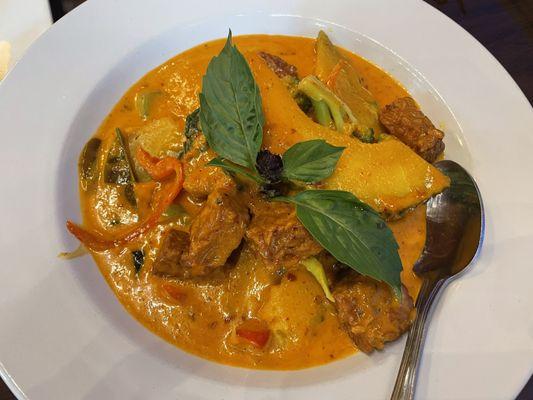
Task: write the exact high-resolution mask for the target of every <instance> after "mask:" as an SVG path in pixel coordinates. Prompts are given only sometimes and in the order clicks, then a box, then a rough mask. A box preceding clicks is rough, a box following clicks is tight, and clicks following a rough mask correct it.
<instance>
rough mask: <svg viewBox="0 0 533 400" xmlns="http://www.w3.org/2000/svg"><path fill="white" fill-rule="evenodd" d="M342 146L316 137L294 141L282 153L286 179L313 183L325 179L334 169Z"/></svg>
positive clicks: (342, 148)
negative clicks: (314, 138) (304, 140)
mask: <svg viewBox="0 0 533 400" xmlns="http://www.w3.org/2000/svg"><path fill="white" fill-rule="evenodd" d="M343 150H344V147H336V146H332V145H330V144H328V143H327V142H326V141H324V140H321V139H317V140H309V141H307V142H300V143H296V144H295V145H294V146H292V147H291V148H289V149H288V150H287V151H286V152H285V154H283V168H284V172H283V173H284V176H285V178H287V179H292V180H297V181H302V182H307V183H314V182H318V181H321V180H322V179H326V178H327V177H328V176H330V175H331V174H332V173H333V171H334V170H335V166H336V165H337V162H338V161H339V158H340V156H341V154H342V151H343Z"/></svg>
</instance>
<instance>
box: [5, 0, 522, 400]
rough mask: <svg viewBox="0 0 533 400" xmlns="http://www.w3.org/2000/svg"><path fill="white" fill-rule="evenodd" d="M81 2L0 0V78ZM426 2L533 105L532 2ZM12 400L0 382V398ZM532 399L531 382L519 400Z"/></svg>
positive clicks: (509, 0) (71, 0)
mask: <svg viewBox="0 0 533 400" xmlns="http://www.w3.org/2000/svg"><path fill="white" fill-rule="evenodd" d="M84 1H85V0H0V80H1V79H2V77H3V76H4V74H5V73H6V72H7V71H8V70H9V69H10V68H12V67H13V65H14V64H15V63H16V61H17V60H18V59H20V57H21V56H22V55H23V54H24V51H25V50H26V49H27V48H28V46H30V45H31V43H32V42H33V41H34V40H35V39H36V38H37V37H39V35H40V34H41V33H43V32H44V31H45V30H46V29H47V28H48V27H49V26H50V25H51V24H53V23H54V22H55V21H57V20H59V19H60V18H61V17H63V16H64V15H65V14H67V13H69V12H70V11H72V10H73V9H74V8H76V7H78V6H80V5H81V4H82V3H83V2H84ZM391 1H398V0H391ZM424 1H425V2H426V3H428V4H429V5H431V6H433V7H435V8H437V9H439V10H440V11H441V12H443V13H444V14H446V15H448V17H450V18H451V19H453V20H454V21H455V22H457V23H458V24H459V25H461V26H462V27H463V28H464V29H466V30H467V31H468V32H470V34H472V35H473V36H474V37H475V38H476V39H477V40H479V41H480V42H481V43H482V44H483V45H484V46H485V47H486V48H487V49H488V50H489V51H490V52H491V53H492V54H493V55H494V56H495V57H496V59H498V61H499V62H500V63H501V64H502V65H503V66H504V67H505V68H506V69H507V71H508V72H509V74H510V75H511V76H512V77H513V78H514V80H515V81H516V82H517V84H518V86H519V87H520V88H521V89H522V91H523V92H524V94H525V95H526V97H527V98H528V99H529V102H530V103H533V0H424ZM354 4H355V0H354ZM436 45H438V44H436ZM465 68H467V66H465ZM13 399H15V397H14V396H13V395H12V394H11V392H10V391H9V389H8V388H7V387H6V386H5V385H4V384H3V382H2V381H1V380H0V400H13ZM532 399H533V379H530V381H529V383H528V385H527V386H526V387H525V388H524V390H523V391H522V392H521V393H520V395H519V396H518V398H517V400H532Z"/></svg>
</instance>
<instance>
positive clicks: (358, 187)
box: [252, 64, 449, 218]
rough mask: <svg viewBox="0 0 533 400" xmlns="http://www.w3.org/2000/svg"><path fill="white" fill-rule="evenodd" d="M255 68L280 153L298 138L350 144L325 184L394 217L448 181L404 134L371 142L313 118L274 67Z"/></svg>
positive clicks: (271, 141) (273, 145)
mask: <svg viewBox="0 0 533 400" xmlns="http://www.w3.org/2000/svg"><path fill="white" fill-rule="evenodd" d="M252 68H253V72H254V74H255V75H256V76H257V78H258V79H257V81H258V82H259V88H260V90H261V96H262V102H263V105H264V110H265V118H266V120H267V121H275V122H276V123H275V124H271V125H269V126H268V135H266V136H265V143H264V146H265V147H267V148H268V149H269V150H271V151H272V152H274V153H283V152H284V151H285V150H286V149H287V148H288V147H290V146H291V145H292V144H293V143H297V142H302V141H307V140H312V139H323V140H325V141H326V142H327V143H329V144H331V145H333V146H337V147H346V149H345V150H344V151H343V153H342V156H341V157H340V159H339V162H338V164H337V167H336V168H335V171H334V172H333V174H332V175H331V176H330V177H329V178H327V179H326V180H324V182H323V187H324V188H326V189H331V190H346V191H349V192H352V193H353V194H354V195H355V196H356V197H357V198H359V199H360V200H361V201H363V202H364V203H366V204H368V205H370V206H371V207H372V208H374V209H375V210H376V211H378V212H379V213H381V214H382V215H384V216H386V217H387V218H389V217H394V216H396V215H398V214H399V213H401V212H402V211H404V210H406V209H409V208H411V207H414V206H416V205H417V204H419V203H421V202H424V201H425V200H427V199H428V198H429V197H430V196H432V195H434V194H436V193H440V192H441V191H442V190H443V189H444V188H446V187H447V186H448V184H449V179H448V178H447V177H446V176H445V175H443V174H442V173H441V172H440V171H439V170H438V169H436V168H435V167H433V166H432V165H430V164H429V163H427V162H426V161H424V160H423V159H422V158H420V157H419V156H418V155H417V154H416V153H414V152H413V151H412V150H411V149H410V148H409V147H407V146H406V145H405V144H403V143H402V142H400V141H399V140H396V139H394V138H392V137H386V138H384V139H383V140H380V141H379V142H377V143H372V144H366V143H363V142H361V141H359V140H354V139H353V137H351V136H350V135H340V134H338V133H337V132H335V131H332V130H331V129H328V128H325V127H323V126H322V125H319V124H317V123H315V122H313V121H312V120H311V119H310V118H308V117H307V116H306V115H304V114H302V113H301V112H300V110H299V109H298V106H297V105H296V104H295V103H294V100H293V99H292V97H291V96H290V95H289V94H288V93H287V90H286V89H285V87H284V85H283V83H282V82H280V80H279V79H277V78H275V77H274V79H273V78H272V73H271V71H269V70H266V69H265V68H263V71H262V70H261V69H260V68H254V65H253V64H252ZM288 132H291V134H290V135H288V134H287V133H288ZM376 134H378V133H377V132H376ZM289 136H290V141H289V140H288V137H289Z"/></svg>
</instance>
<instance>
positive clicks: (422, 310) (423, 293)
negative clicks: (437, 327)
mask: <svg viewBox="0 0 533 400" xmlns="http://www.w3.org/2000/svg"><path fill="white" fill-rule="evenodd" d="M445 282H446V280H445V279H439V280H430V279H425V280H424V281H423V283H422V288H421V289H420V293H419V295H418V299H417V301H416V309H417V315H416V318H415V320H414V322H413V325H412V326H411V329H410V330H409V334H408V336H407V343H406V344H405V349H404V351H403V357H402V362H401V364H400V370H399V371H398V376H397V377H396V383H395V385H394V390H393V392H392V395H391V400H412V399H413V396H414V393H415V383H416V377H417V371H418V364H419V362H420V354H421V353H422V344H423V342H424V337H425V333H426V321H427V319H428V315H429V311H430V309H431V304H432V303H433V300H435V298H436V297H437V294H438V292H439V291H440V289H442V287H443V286H444V283H445Z"/></svg>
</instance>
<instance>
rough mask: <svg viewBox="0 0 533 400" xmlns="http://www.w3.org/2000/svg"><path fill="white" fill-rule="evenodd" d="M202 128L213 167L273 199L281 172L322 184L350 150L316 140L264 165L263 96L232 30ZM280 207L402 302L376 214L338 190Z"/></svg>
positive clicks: (206, 85)
mask: <svg viewBox="0 0 533 400" xmlns="http://www.w3.org/2000/svg"><path fill="white" fill-rule="evenodd" d="M200 123H201V127H202V131H203V133H204V135H205V137H206V139H207V142H208V144H209V146H210V147H211V148H212V149H213V150H214V151H215V152H216V153H217V154H218V155H219V157H217V158H215V159H214V160H211V161H210V162H209V165H212V166H216V167H220V168H223V169H225V170H226V171H229V172H230V173H233V174H235V173H236V174H240V175H242V176H245V177H247V178H248V179H251V180H253V181H255V182H257V183H258V184H259V185H261V187H262V188H263V189H264V188H267V189H268V190H263V192H264V193H271V194H272V196H276V195H277V193H279V192H278V191H277V190H275V188H272V186H273V185H278V184H282V183H283V182H281V181H280V180H278V179H277V177H278V176H280V173H279V172H280V167H281V179H282V180H285V181H286V180H294V181H300V182H305V183H316V182H319V181H321V180H324V179H326V178H327V177H329V176H330V175H331V174H332V173H333V171H334V169H335V167H336V165H337V162H338V160H339V158H340V156H341V154H342V151H343V150H344V148H342V147H335V146H332V145H330V144H328V143H326V142H325V141H324V140H310V141H307V142H301V143H297V144H295V145H294V146H292V147H291V148H289V149H288V150H287V151H286V152H285V154H283V156H282V159H281V161H282V163H281V164H282V165H280V162H279V156H276V155H273V154H271V153H269V154H267V155H265V154H263V156H264V157H259V158H258V154H259V150H260V147H261V142H262V139H263V125H264V117H263V111H262V105H261V96H260V93H259V88H258V86H257V84H256V82H255V80H254V77H253V75H252V72H251V70H250V67H249V66H248V64H247V62H246V60H245V58H244V57H243V55H242V54H241V53H240V52H239V51H238V50H237V48H236V47H235V46H234V45H233V44H232V40H231V31H230V33H229V35H228V39H227V41H226V45H225V46H224V48H223V49H222V51H221V52H220V54H219V55H218V56H217V57H214V58H213V59H212V60H211V62H210V63H209V65H208V67H207V72H206V74H205V76H204V78H203V87H202V93H200ZM263 153H267V151H263ZM261 163H264V165H263V164H261ZM269 168H270V169H272V170H269ZM274 169H275V170H274ZM260 172H261V173H260ZM273 177H276V179H274V178H273ZM274 180H275V182H274ZM273 200H275V201H284V202H289V203H293V204H295V206H296V214H297V217H298V219H299V220H300V221H301V223H302V224H303V225H304V226H305V228H306V229H307V230H308V231H309V232H310V234H311V235H312V236H313V237H314V238H315V239H316V241H317V242H319V243H320V244H321V245H322V246H323V247H324V248H325V249H326V250H327V251H328V252H330V253H331V254H332V255H333V256H334V257H335V258H336V259H337V260H339V261H340V262H342V263H344V264H346V265H348V266H350V267H351V268H352V269H354V270H356V271H357V272H359V273H361V274H363V275H367V276H370V277H372V278H374V279H376V280H379V281H383V282H386V283H388V284H389V285H390V286H391V287H392V288H393V289H394V290H395V292H396V294H397V295H398V296H400V294H401V283H400V272H401V270H402V264H401V260H400V256H399V254H398V244H397V243H396V240H395V239H394V236H393V234H392V231H391V230H390V229H389V228H388V227H387V225H386V224H385V222H384V221H383V220H382V219H381V218H380V216H379V215H378V214H377V213H376V212H374V211H373V210H372V209H371V208H370V207H368V206H367V205H366V204H364V203H362V202H361V201H359V200H358V199H357V198H356V197H355V196H354V195H352V194H351V193H348V192H343V191H337V190H306V191H303V192H300V193H298V194H296V195H295V196H291V197H283V196H280V197H275V198H274V199H273Z"/></svg>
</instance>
